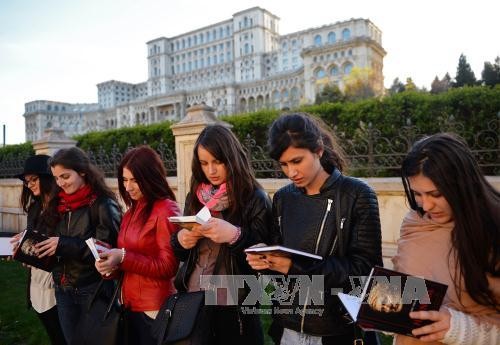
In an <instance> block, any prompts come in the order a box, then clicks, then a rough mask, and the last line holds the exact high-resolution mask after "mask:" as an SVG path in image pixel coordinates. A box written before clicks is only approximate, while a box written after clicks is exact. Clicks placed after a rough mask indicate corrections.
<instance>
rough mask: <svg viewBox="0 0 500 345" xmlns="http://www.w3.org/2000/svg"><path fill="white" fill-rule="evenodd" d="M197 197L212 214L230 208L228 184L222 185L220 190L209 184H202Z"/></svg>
mask: <svg viewBox="0 0 500 345" xmlns="http://www.w3.org/2000/svg"><path fill="white" fill-rule="evenodd" d="M196 196H197V197H198V200H199V201H200V202H201V203H202V204H203V205H205V206H206V207H208V209H209V210H210V211H211V212H216V213H218V212H221V211H224V210H225V209H227V208H228V207H229V199H228V198H227V189H226V183H222V184H221V185H220V186H219V188H216V187H214V186H212V185H211V184H209V183H207V184H205V183H201V184H200V185H199V186H198V189H197V190H196Z"/></svg>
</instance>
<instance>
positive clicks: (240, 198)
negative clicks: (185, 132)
mask: <svg viewBox="0 0 500 345" xmlns="http://www.w3.org/2000/svg"><path fill="white" fill-rule="evenodd" d="M200 145H201V146H203V148H204V149H205V150H207V151H208V152H210V154H211V155H212V156H214V157H215V158H216V159H217V160H219V161H221V162H222V163H224V166H225V168H226V170H227V177H226V186H227V195H228V199H229V215H230V216H234V215H237V214H241V210H243V209H244V207H245V206H246V203H247V201H248V200H249V199H250V198H251V197H252V196H253V194H254V191H255V189H257V188H260V185H259V183H258V182H257V180H256V179H255V176H254V173H253V169H252V167H251V165H250V161H249V160H248V157H247V155H246V152H245V150H244V149H243V147H242V146H241V143H240V142H239V141H238V139H237V138H236V136H235V135H234V134H233V132H231V131H230V130H229V129H227V128H226V127H224V126H222V125H210V126H207V127H205V129H203V131H202V132H201V133H200V135H199V137H198V139H197V140H196V143H195V145H194V150H193V161H192V165H191V169H192V176H191V187H190V193H189V198H188V200H187V203H188V204H189V205H190V210H189V211H190V212H191V214H195V213H196V212H198V211H199V210H200V209H201V207H202V205H201V203H200V202H199V201H198V198H197V197H196V191H197V190H198V186H199V185H200V184H201V183H210V182H209V181H208V179H207V177H206V176H205V174H204V173H203V170H202V168H201V163H200V159H199V157H198V147H199V146H200Z"/></svg>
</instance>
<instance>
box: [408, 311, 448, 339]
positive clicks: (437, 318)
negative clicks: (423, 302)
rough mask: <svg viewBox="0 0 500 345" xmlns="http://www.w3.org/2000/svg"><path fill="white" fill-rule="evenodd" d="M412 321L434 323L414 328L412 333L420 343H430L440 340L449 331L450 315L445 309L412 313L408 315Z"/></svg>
mask: <svg viewBox="0 0 500 345" xmlns="http://www.w3.org/2000/svg"><path fill="white" fill-rule="evenodd" d="M410 317H411V318H412V319H419V320H431V321H434V322H433V323H431V324H430V325H426V326H423V327H420V328H415V329H414V330H413V331H412V333H413V335H414V336H416V337H418V339H419V340H420V341H423V342H432V341H439V340H442V339H443V338H444V336H445V334H446V332H448V330H449V329H450V320H451V314H450V312H449V311H448V309H446V308H445V307H442V308H441V309H440V310H439V311H435V310H432V311H414V312H411V313H410Z"/></svg>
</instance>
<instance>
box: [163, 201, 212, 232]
mask: <svg viewBox="0 0 500 345" xmlns="http://www.w3.org/2000/svg"><path fill="white" fill-rule="evenodd" d="M210 218H212V215H211V214H210V210H209V209H208V207H206V206H205V207H203V208H202V209H201V210H200V211H199V212H198V213H197V214H196V215H194V216H175V217H168V220H169V221H170V223H175V224H177V225H179V227H181V228H182V229H188V230H191V229H192V228H193V226H195V225H203V224H206V223H207V222H208V220H209V219H210Z"/></svg>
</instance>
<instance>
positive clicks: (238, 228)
mask: <svg viewBox="0 0 500 345" xmlns="http://www.w3.org/2000/svg"><path fill="white" fill-rule="evenodd" d="M240 236H241V228H240V227H239V226H237V227H236V232H235V233H234V236H233V238H231V241H229V245H230V246H232V245H233V244H235V243H236V241H238V239H239V238H240Z"/></svg>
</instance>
